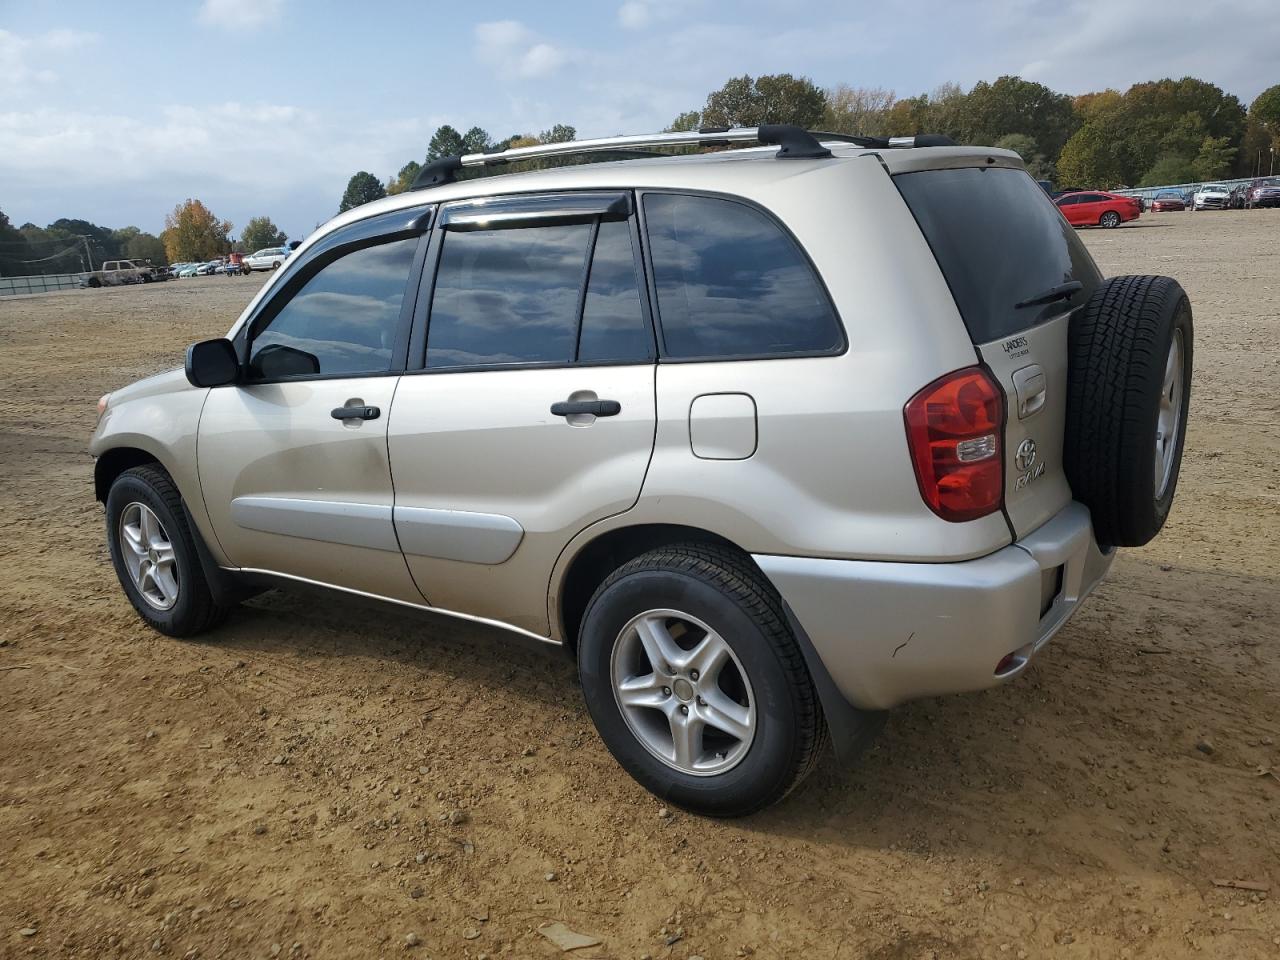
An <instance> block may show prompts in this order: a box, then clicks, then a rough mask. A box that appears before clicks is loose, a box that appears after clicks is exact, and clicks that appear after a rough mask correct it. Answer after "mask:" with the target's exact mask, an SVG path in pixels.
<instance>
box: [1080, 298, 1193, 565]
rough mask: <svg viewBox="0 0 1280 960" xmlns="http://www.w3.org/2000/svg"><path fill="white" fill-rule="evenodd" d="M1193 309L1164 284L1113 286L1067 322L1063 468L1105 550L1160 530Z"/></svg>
mask: <svg viewBox="0 0 1280 960" xmlns="http://www.w3.org/2000/svg"><path fill="white" fill-rule="evenodd" d="M1193 345H1194V338H1193V327H1192V320H1191V303H1190V301H1189V300H1188V299H1187V295H1186V293H1184V292H1183V290H1182V287H1181V286H1179V285H1178V282H1177V281H1176V280H1173V279H1171V278H1169V277H1113V278H1111V279H1110V280H1107V281H1105V282H1104V283H1103V284H1102V286H1100V287H1099V288H1098V289H1097V290H1096V291H1095V292H1094V294H1093V296H1092V297H1091V298H1090V299H1089V301H1088V303H1086V304H1085V305H1084V307H1083V308H1082V310H1081V311H1080V313H1079V314H1077V315H1076V316H1075V317H1074V318H1073V319H1072V321H1071V332H1070V351H1071V355H1070V367H1069V379H1070V383H1069V387H1068V394H1067V423H1066V439H1065V449H1064V461H1065V464H1064V465H1065V467H1066V471H1067V479H1068V481H1069V482H1070V484H1071V491H1072V493H1073V495H1074V496H1075V498H1076V499H1077V500H1079V501H1081V502H1082V503H1084V504H1085V505H1086V506H1088V507H1089V510H1090V511H1091V513H1092V514H1093V526H1094V532H1095V533H1096V535H1097V538H1098V541H1099V542H1100V543H1103V544H1108V545H1111V546H1121V547H1137V546H1142V545H1143V544H1145V543H1147V542H1148V541H1150V540H1151V539H1152V538H1153V537H1154V536H1155V535H1156V534H1157V533H1159V532H1160V528H1161V527H1163V526H1164V522H1165V519H1166V518H1167V517H1168V515H1169V509H1170V507H1171V506H1172V504H1173V495H1174V491H1175V489H1176V488H1177V484H1178V471H1179V468H1180V466H1181V463H1182V447H1183V443H1184V441H1185V438H1186V431H1187V411H1188V408H1189V406H1190V402H1191V371H1192V350H1193Z"/></svg>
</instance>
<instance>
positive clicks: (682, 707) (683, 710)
mask: <svg viewBox="0 0 1280 960" xmlns="http://www.w3.org/2000/svg"><path fill="white" fill-rule="evenodd" d="M680 712H681V713H683V714H686V715H687V714H688V713H689V708H688V706H686V705H685V704H683V703H682V704H680Z"/></svg>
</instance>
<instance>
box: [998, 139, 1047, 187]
mask: <svg viewBox="0 0 1280 960" xmlns="http://www.w3.org/2000/svg"><path fill="white" fill-rule="evenodd" d="M994 146H997V147H999V148H1000V149H1001V150H1012V151H1013V152H1014V153H1016V154H1017V155H1018V156H1020V157H1021V158H1022V162H1023V163H1025V164H1026V165H1027V173H1029V174H1031V176H1032V177H1034V178H1035V179H1037V180H1052V179H1053V178H1054V175H1055V174H1056V172H1057V171H1056V168H1055V166H1054V164H1053V163H1052V162H1051V161H1049V160H1046V159H1045V156H1044V154H1043V153H1040V152H1039V151H1038V150H1037V149H1036V142H1035V140H1034V139H1033V138H1032V137H1029V136H1028V135H1027V134H1025V133H1007V134H1005V135H1004V136H1003V137H1001V138H1000V139H999V140H997V141H996V142H995V144H994Z"/></svg>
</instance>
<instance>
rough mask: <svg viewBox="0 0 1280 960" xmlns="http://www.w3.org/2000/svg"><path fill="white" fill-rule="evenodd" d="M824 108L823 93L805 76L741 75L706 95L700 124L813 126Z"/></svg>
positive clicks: (810, 127)
mask: <svg viewBox="0 0 1280 960" xmlns="http://www.w3.org/2000/svg"><path fill="white" fill-rule="evenodd" d="M826 107H827V98H826V96H825V95H824V94H823V92H822V91H821V90H820V89H819V88H818V87H816V86H815V85H814V83H813V81H812V80H810V79H808V78H807V77H794V76H792V75H791V74H789V73H778V74H771V75H767V76H763V77H759V78H756V79H752V78H751V77H750V76H748V75H745V74H744V75H743V76H741V77H733V78H731V79H729V80H728V81H726V82H725V85H724V86H723V87H721V88H720V89H719V90H715V91H713V92H712V93H710V94H709V95H708V96H707V104H706V106H705V107H704V108H703V110H702V125H703V126H709V127H721V126H724V127H758V126H759V125H760V124H762V123H791V124H795V125H796V126H798V127H803V128H805V129H812V128H815V127H817V126H818V125H819V124H820V123H821V122H822V115H823V113H824V112H825V111H826Z"/></svg>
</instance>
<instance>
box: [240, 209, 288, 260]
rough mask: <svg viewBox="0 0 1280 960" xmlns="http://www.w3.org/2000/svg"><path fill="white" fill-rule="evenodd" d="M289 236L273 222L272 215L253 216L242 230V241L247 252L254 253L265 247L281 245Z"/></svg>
mask: <svg viewBox="0 0 1280 960" xmlns="http://www.w3.org/2000/svg"><path fill="white" fill-rule="evenodd" d="M288 239H289V238H288V237H286V236H285V235H284V232H283V231H282V230H281V229H280V228H279V227H277V226H276V225H275V224H274V223H272V222H271V218H270V217H252V218H250V220H249V222H248V223H246V224H245V225H244V229H243V230H242V231H240V242H241V243H242V244H244V249H245V252H246V253H253V252H254V251H257V250H261V249H263V248H264V247H280V246H283V245H284V243H285V241H287V240H288Z"/></svg>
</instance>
